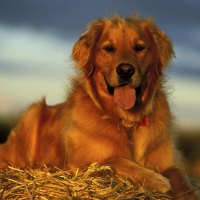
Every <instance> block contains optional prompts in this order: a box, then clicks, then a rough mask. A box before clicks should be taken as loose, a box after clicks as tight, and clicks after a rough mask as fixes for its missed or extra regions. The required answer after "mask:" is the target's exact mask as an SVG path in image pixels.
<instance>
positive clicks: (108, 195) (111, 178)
mask: <svg viewBox="0 0 200 200" xmlns="http://www.w3.org/2000/svg"><path fill="white" fill-rule="evenodd" d="M0 199H6V200H7V199H9V200H10V199H20V200H23V199H30V200H36V199H41V200H47V199H48V200H50V199H59V200H64V199H65V200H68V199H69V200H79V199H88V200H89V199H91V200H97V199H105V200H128V199H132V200H159V199H160V200H169V199H171V198H170V197H169V196H168V195H167V194H161V193H158V192H145V191H144V190H143V188H142V187H137V189H136V186H133V184H132V183H131V181H130V180H128V179H125V178H123V177H120V176H117V175H116V174H115V172H114V171H113V169H111V168H110V167H109V166H99V165H98V164H97V163H94V164H92V165H90V166H89V167H88V168H87V169H85V170H82V171H80V170H77V171H76V172H75V173H72V172H71V171H63V170H61V169H58V168H47V167H44V168H42V169H25V170H22V169H18V168H14V167H9V168H8V169H6V170H1V171H0Z"/></svg>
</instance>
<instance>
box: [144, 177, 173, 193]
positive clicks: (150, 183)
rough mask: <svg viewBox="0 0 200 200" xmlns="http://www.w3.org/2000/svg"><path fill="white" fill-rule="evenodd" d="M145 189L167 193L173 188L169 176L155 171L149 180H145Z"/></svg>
mask: <svg viewBox="0 0 200 200" xmlns="http://www.w3.org/2000/svg"><path fill="white" fill-rule="evenodd" d="M144 189H146V190H149V191H153V190H156V191H158V192H162V193H166V192H168V191H169V190H170V189H171V185H170V182H169V180H168V179H167V178H165V177H164V176H162V175H160V174H157V173H154V174H153V175H151V176H150V177H149V179H148V180H145V182H144Z"/></svg>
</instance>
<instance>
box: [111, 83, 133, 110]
mask: <svg viewBox="0 0 200 200" xmlns="http://www.w3.org/2000/svg"><path fill="white" fill-rule="evenodd" d="M135 101H136V93H135V89H134V88H131V87H130V86H129V85H126V86H123V87H117V88H115V90H114V102H115V103H116V104H118V105H119V106H120V107H121V108H123V109H127V110H128V109H131V108H132V107H133V106H134V105H135Z"/></svg>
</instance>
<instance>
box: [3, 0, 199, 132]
mask: <svg viewBox="0 0 200 200" xmlns="http://www.w3.org/2000/svg"><path fill="white" fill-rule="evenodd" d="M133 13H139V14H140V15H141V16H142V17H152V18H153V19H154V21H155V23H156V24H157V25H158V26H159V27H160V28H161V29H162V30H163V31H165V32H166V33H167V34H168V35H169V37H170V38H171V39H172V41H173V44H174V49H175V53H176V57H175V58H174V60H173V61H172V63H171V66H170V68H169V70H168V71H167V72H166V75H167V79H168V84H167V85H168V86H169V88H170V91H171V97H170V98H169V100H170V102H171V105H172V109H173V112H174V113H175V117H176V123H177V125H178V126H182V127H198V128H200V39H199V36H200V23H199V21H200V1H199V0H176V1H174V0H168V1H162V0H84V1H83V0H82V1H81V0H73V1H72V0H59V1H55V0H29V1H27V0H17V1H12V0H2V1H1V2H0V116H6V115H11V114H13V113H17V112H18V111H21V110H23V109H25V108H26V107H27V106H28V105H29V104H31V103H32V102H35V101H37V100H39V99H41V97H43V96H45V97H46V99H47V102H48V104H56V103H59V102H61V101H63V100H64V99H65V96H66V95H65V94H66V91H68V89H69V88H70V81H69V77H70V76H71V75H72V74H73V73H75V72H74V70H73V62H72V60H71V58H70V54H71V49H72V47H73V44H74V43H75V41H76V40H77V39H78V37H79V36H80V35H81V33H82V32H84V31H85V30H86V27H87V25H88V24H89V23H90V22H91V21H92V20H94V19H96V18H98V17H108V16H111V15H113V14H120V15H122V16H127V15H129V14H133Z"/></svg>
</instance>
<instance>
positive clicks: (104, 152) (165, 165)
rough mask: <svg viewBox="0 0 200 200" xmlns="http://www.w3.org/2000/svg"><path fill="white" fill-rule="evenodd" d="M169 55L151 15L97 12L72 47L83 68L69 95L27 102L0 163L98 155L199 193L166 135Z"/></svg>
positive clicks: (168, 186)
mask: <svg viewBox="0 0 200 200" xmlns="http://www.w3.org/2000/svg"><path fill="white" fill-rule="evenodd" d="M173 56H174V51H173V46H172V43H171V40H170V39H169V37H168V36H167V35H166V34H165V33H164V32H162V31H161V30H160V29H159V28H158V27H157V26H156V25H155V24H154V22H153V21H152V20H151V19H150V18H147V19H141V18H140V17H138V16H129V17H126V18H122V17H120V16H115V17H111V18H102V19H97V20H96V21H94V22H93V23H91V24H90V26H89V27H88V29H87V31H86V32H85V33H83V34H82V35H81V37H80V38H79V39H78V41H77V42H76V43H75V45H74V47H73V50H72V59H73V60H74V61H75V65H76V67H77V69H78V70H80V71H81V72H82V73H80V75H79V76H78V77H77V78H74V80H73V81H72V85H73V89H72V90H71V92H70V94H69V95H68V97H67V99H66V101H65V102H64V103H61V104H58V105H55V106H48V105H47V104H46V103H45V100H44V99H42V100H41V101H39V102H38V103H35V104H33V105H32V106H30V108H29V109H28V110H27V111H26V112H25V113H24V116H23V117H22V119H21V121H20V123H19V124H18V125H17V126H16V127H15V128H14V129H13V130H12V131H11V134H10V136H9V138H8V140H7V142H6V143H5V144H3V145H1V146H0V168H6V167H8V166H9V165H13V166H17V167H21V168H24V167H27V166H30V167H40V166H43V165H47V166H49V167H51V166H57V167H60V168H64V169H72V170H73V169H75V168H82V167H85V166H87V165H89V164H91V163H93V162H98V163H100V164H106V165H110V166H111V167H113V168H114V169H115V170H116V172H117V173H118V174H121V175H124V176H126V177H129V178H131V179H132V180H134V181H136V182H137V183H139V184H140V185H143V187H144V188H145V189H146V190H157V191H159V192H169V191H172V194H173V195H174V199H179V200H183V199H185V200H186V199H187V200H197V199H199V197H198V196H197V194H196V193H195V192H194V191H192V190H191V188H192V186H191V185H190V183H189V180H188V178H187V176H186V175H185V174H184V173H183V172H182V171H181V170H180V168H179V164H178V163H179V159H177V157H176V154H177V151H176V149H175V147H174V142H173V139H172V136H171V135H170V132H171V129H172V128H171V127H172V124H173V117H172V113H171V111H170V107H169V103H168V100H167V91H166V89H165V87H164V83H165V80H164V71H165V69H166V68H167V66H168V65H169V63H170V61H171V59H172V58H173ZM187 191H189V192H187ZM185 192H187V193H185ZM182 193H185V195H180V194H182Z"/></svg>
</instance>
